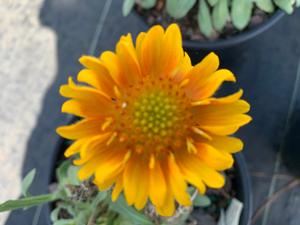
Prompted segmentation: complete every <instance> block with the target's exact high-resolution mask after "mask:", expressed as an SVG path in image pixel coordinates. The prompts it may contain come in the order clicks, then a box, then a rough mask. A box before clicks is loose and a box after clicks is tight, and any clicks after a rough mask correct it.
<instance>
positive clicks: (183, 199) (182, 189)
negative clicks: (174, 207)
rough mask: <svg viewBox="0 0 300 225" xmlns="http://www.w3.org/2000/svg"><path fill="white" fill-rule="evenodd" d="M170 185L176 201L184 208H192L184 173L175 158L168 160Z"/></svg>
mask: <svg viewBox="0 0 300 225" xmlns="http://www.w3.org/2000/svg"><path fill="white" fill-rule="evenodd" d="M168 169H169V171H168V172H167V174H168V178H169V179H168V183H169V185H170V188H171V190H172V192H173V194H174V196H175V198H176V200H177V201H178V202H179V203H180V204H181V205H184V206H190V205H191V204H192V202H191V199H190V196H189V194H188V192H187V184H186V182H185V180H184V177H183V176H182V173H181V171H180V169H179V167H178V166H177V164H176V162H175V158H174V156H172V155H171V156H169V158H168Z"/></svg>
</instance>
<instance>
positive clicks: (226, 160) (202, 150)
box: [196, 143, 233, 170]
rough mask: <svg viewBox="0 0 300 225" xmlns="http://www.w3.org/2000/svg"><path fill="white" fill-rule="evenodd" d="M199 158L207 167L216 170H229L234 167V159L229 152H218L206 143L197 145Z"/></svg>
mask: <svg viewBox="0 0 300 225" xmlns="http://www.w3.org/2000/svg"><path fill="white" fill-rule="evenodd" d="M196 147H197V150H198V152H197V156H198V158H199V159H201V160H202V161H203V162H204V163H205V164H206V165H208V166H209V167H210V168H213V169H215V170H225V169H229V168H231V167H232V165H233V157H232V156H231V154H229V153H227V152H222V151H218V150H216V149H215V148H213V147H212V146H210V145H208V144H205V143H197V144H196Z"/></svg>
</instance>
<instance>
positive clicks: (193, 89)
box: [185, 53, 219, 99]
mask: <svg viewBox="0 0 300 225" xmlns="http://www.w3.org/2000/svg"><path fill="white" fill-rule="evenodd" d="M218 67H219V57H218V56H217V55H216V54H215V53H210V54H208V55H207V56H206V57H205V58H204V59H203V60H202V61H201V62H200V63H198V64H197V65H196V66H194V67H193V68H192V69H191V70H190V72H189V73H188V74H187V76H186V78H187V79H189V83H188V84H187V85H186V86H185V90H186V94H187V96H189V97H191V98H192V99H197V98H196V97H197V95H198V92H199V91H200V87H202V86H203V84H204V83H205V82H206V81H207V79H208V78H209V76H211V74H213V73H214V72H215V71H216V70H217V69H218Z"/></svg>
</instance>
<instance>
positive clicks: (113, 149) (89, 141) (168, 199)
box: [57, 24, 251, 216]
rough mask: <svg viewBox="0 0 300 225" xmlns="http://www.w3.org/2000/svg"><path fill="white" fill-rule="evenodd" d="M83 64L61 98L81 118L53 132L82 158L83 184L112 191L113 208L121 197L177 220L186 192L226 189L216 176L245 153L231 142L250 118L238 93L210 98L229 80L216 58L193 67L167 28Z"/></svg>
mask: <svg viewBox="0 0 300 225" xmlns="http://www.w3.org/2000/svg"><path fill="white" fill-rule="evenodd" d="M80 62H81V64H82V65H83V66H84V67H85V69H83V70H81V71H80V72H79V74H78V77H77V80H78V81H79V82H82V83H84V84H85V85H78V84H75V83H74V82H73V80H72V79H71V78H69V82H68V84H66V85H62V86H61V89H60V93H61V95H63V96H64V97H67V98H70V100H68V101H66V102H65V103H64V104H63V106H62V112H64V113H70V114H74V115H76V116H79V117H81V118H82V119H81V120H80V121H79V122H77V123H75V124H72V125H68V126H62V127H59V128H58V129H57V132H58V133H59V134H60V135H61V136H63V137H65V138H68V139H71V140H74V143H73V144H72V145H71V146H70V147H69V148H68V149H67V150H66V152H65V155H66V156H67V157H69V156H71V155H74V154H79V159H76V160H74V163H75V164H76V165H79V166H81V168H80V170H79V173H78V176H79V178H80V179H82V180H84V179H87V178H89V177H91V176H93V177H94V182H95V184H96V185H97V186H98V187H99V189H100V190H104V189H108V188H110V187H112V189H113V191H112V199H113V200H116V199H117V198H118V196H119V195H120V193H121V192H122V191H123V192H124V195H125V198H126V200H127V203H128V204H129V205H134V206H135V207H136V208H137V209H142V208H143V207H144V206H145V204H146V203H147V201H148V200H150V201H151V203H152V204H153V205H154V206H155V208H156V210H157V212H158V213H159V214H160V215H163V216H171V215H172V214H173V213H174V210H175V200H176V201H177V202H178V203H179V204H181V205H184V206H189V205H191V204H192V203H191V199H190V196H189V193H188V191H187V188H188V185H193V186H195V187H196V188H197V189H198V190H199V192H200V193H204V192H205V189H206V187H212V188H220V187H222V186H223V185H224V177H223V176H222V175H221V174H220V171H222V170H225V169H228V168H230V167H232V164H233V157H232V153H235V152H238V151H240V150H241V149H242V148H243V144H242V142H241V141H240V140H239V139H238V138H235V137H230V136H229V135H231V134H233V133H234V132H236V131H237V130H238V129H239V127H241V126H242V125H245V124H247V123H248V122H249V121H250V120H251V117H249V116H248V115H246V114H245V113H246V112H248V111H249V104H248V103H247V102H246V101H244V100H241V99H240V98H241V96H242V91H241V90H240V91H238V92H237V93H234V94H232V95H230V96H227V97H222V98H215V97H213V95H214V93H215V92H216V90H217V89H218V88H219V86H220V85H221V84H222V83H223V82H224V81H233V82H234V81H235V77H234V75H233V74H232V73H231V72H230V71H229V70H226V69H219V70H218V67H219V59H218V57H217V55H215V54H214V53H210V54H209V55H207V56H206V57H205V58H204V59H203V60H202V61H201V62H200V63H198V64H197V65H195V66H192V65H191V61H190V58H189V56H188V55H187V54H186V53H185V52H184V51H183V49H182V40H181V33H180V30H179V28H178V26H177V25H176V24H172V25H170V26H169V27H168V28H167V29H166V31H165V30H164V29H163V28H162V27H161V26H154V27H152V28H151V29H150V30H149V31H148V32H147V33H144V32H142V33H140V34H139V35H138V37H137V39H136V42H135V44H134V43H133V41H132V37H131V35H130V34H128V35H127V36H122V37H121V39H120V41H119V42H118V43H117V46H116V51H115V52H111V51H105V52H103V53H102V54H101V56H100V57H99V58H98V57H91V56H82V57H81V58H80Z"/></svg>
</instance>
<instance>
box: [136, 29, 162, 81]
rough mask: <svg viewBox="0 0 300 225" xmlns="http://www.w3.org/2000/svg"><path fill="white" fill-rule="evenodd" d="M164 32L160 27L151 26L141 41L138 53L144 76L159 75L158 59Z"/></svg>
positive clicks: (159, 65)
mask: <svg viewBox="0 0 300 225" xmlns="http://www.w3.org/2000/svg"><path fill="white" fill-rule="evenodd" d="M163 37H164V30H163V28H162V27H161V26H158V25H157V26H153V27H152V28H151V29H150V30H149V31H148V32H147V34H146V36H145V37H144V39H143V43H142V47H141V50H140V53H138V54H139V55H140V56H141V59H140V60H141V61H140V63H141V69H142V74H143V75H144V76H146V75H150V76H155V77H159V76H161V75H162V74H161V73H160V71H161V70H160V67H161V64H160V59H161V51H162V46H163Z"/></svg>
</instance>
